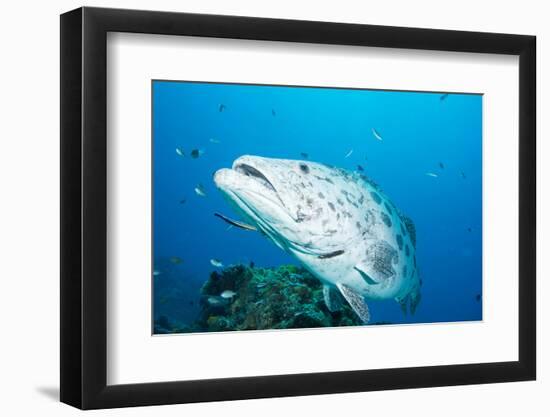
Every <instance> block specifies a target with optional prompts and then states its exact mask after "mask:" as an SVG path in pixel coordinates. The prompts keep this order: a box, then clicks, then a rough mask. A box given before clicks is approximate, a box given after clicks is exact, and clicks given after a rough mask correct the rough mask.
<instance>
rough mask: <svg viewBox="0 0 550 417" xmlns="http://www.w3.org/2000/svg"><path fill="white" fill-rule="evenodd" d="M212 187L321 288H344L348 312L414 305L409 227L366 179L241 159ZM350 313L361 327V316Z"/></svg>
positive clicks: (312, 166) (307, 164) (415, 277)
mask: <svg viewBox="0 0 550 417" xmlns="http://www.w3.org/2000/svg"><path fill="white" fill-rule="evenodd" d="M214 182H215V183H216V185H217V187H218V188H219V189H220V190H221V191H222V193H223V194H224V196H225V197H226V198H227V199H228V200H229V201H230V203H231V204H232V206H233V207H234V208H235V209H236V211H237V212H238V213H239V214H240V215H241V216H242V217H243V219H244V220H245V221H246V222H247V223H250V224H252V225H254V226H255V227H257V228H258V230H260V231H262V232H263V233H264V234H265V235H266V236H267V237H268V238H269V239H271V240H272V241H273V242H274V243H275V244H276V245H277V246H279V247H280V248H281V249H283V250H285V251H286V252H288V253H289V254H291V255H292V256H294V257H295V258H296V259H298V260H299V261H300V262H301V263H302V264H303V265H304V266H305V267H306V268H307V269H308V270H309V271H311V272H312V273H313V274H314V275H315V276H316V277H317V278H319V279H320V280H321V281H322V282H323V283H324V284H325V285H326V286H328V287H330V288H338V289H340V291H341V292H342V289H343V288H345V292H346V294H342V295H344V296H345V298H346V300H348V302H349V303H350V305H352V307H354V306H353V304H357V300H358V299H361V298H362V299H366V300H368V299H378V300H384V299H395V300H396V301H397V302H399V303H400V304H403V303H407V302H409V303H413V300H420V295H419V290H420V284H419V282H420V279H419V274H418V270H417V266H416V259H415V257H416V248H415V243H416V242H415V240H416V233H415V231H414V224H412V221H411V220H410V219H408V218H407V217H405V216H403V215H402V214H401V212H400V211H399V209H398V208H397V207H396V206H395V205H394V204H393V202H392V201H391V200H390V199H389V198H388V197H387V196H386V195H385V194H384V192H383V191H382V190H381V189H380V187H379V186H378V185H377V184H376V183H374V182H373V181H372V180H370V179H369V178H368V177H367V176H365V175H363V174H360V173H356V172H350V171H347V170H344V169H340V168H336V167H332V166H328V165H324V164H321V163H316V162H313V161H310V160H308V161H300V160H288V159H273V158H264V157H259V156H249V155H245V156H242V157H240V158H238V159H237V160H235V162H234V163H233V166H232V169H221V170H218V171H217V172H216V173H215V175H214ZM334 254H337V255H334ZM329 255H330V256H329ZM350 294H353V295H350ZM346 295H347V297H346ZM413 307H414V308H413ZM365 308H366V306H365ZM415 309H416V305H414V306H413V305H412V304H411V311H414V310H415ZM354 310H355V311H356V313H357V314H358V315H361V314H363V317H362V318H365V317H366V318H367V320H368V317H369V314H368V309H367V312H366V313H365V312H364V309H363V307H361V306H358V305H356V306H355V307H354Z"/></svg>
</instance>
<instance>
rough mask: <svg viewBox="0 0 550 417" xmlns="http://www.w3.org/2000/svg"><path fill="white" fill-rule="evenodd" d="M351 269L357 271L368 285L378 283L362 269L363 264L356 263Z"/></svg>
mask: <svg viewBox="0 0 550 417" xmlns="http://www.w3.org/2000/svg"><path fill="white" fill-rule="evenodd" d="M353 269H355V270H356V271H357V272H359V275H361V278H363V280H365V282H366V283H367V284H369V285H377V284H380V283H379V282H378V281H375V280H374V279H372V277H371V276H370V275H369V274H367V273H366V272H365V271H363V269H365V268H364V266H363V265H356V266H354V267H353Z"/></svg>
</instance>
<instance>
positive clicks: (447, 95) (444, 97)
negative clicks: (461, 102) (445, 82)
mask: <svg viewBox="0 0 550 417" xmlns="http://www.w3.org/2000/svg"><path fill="white" fill-rule="evenodd" d="M447 97H449V93H445V94H442V95H441V96H439V100H440V101H443V100H445V99H446V98H447Z"/></svg>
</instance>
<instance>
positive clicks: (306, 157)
mask: <svg viewBox="0 0 550 417" xmlns="http://www.w3.org/2000/svg"><path fill="white" fill-rule="evenodd" d="M300 155H301V156H302V158H305V159H308V158H309V154H307V153H305V152H301V153H300Z"/></svg>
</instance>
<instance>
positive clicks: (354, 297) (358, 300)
mask: <svg viewBox="0 0 550 417" xmlns="http://www.w3.org/2000/svg"><path fill="white" fill-rule="evenodd" d="M336 286H337V287H338V289H339V290H340V293H341V294H342V295H343V296H344V298H345V299H346V301H347V302H348V304H349V305H350V306H351V308H352V309H353V311H355V314H357V316H358V317H359V318H360V319H361V321H362V322H363V323H365V324H367V323H368V322H369V321H370V312H369V306H368V305H367V303H366V302H365V298H364V297H363V296H362V295H361V294H359V293H358V292H357V291H355V290H354V289H352V288H351V287H349V286H348V285H346V284H342V283H340V282H339V283H338V284H336Z"/></svg>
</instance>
